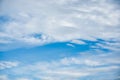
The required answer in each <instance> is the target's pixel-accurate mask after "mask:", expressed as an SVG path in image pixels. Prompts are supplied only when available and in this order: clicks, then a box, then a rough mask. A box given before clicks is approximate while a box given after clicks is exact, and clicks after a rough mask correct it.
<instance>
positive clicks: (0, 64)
mask: <svg viewBox="0 0 120 80" xmlns="http://www.w3.org/2000/svg"><path fill="white" fill-rule="evenodd" d="M18 64H19V63H18V62H11V61H0V70H3V69H8V68H13V67H16V66H18Z"/></svg>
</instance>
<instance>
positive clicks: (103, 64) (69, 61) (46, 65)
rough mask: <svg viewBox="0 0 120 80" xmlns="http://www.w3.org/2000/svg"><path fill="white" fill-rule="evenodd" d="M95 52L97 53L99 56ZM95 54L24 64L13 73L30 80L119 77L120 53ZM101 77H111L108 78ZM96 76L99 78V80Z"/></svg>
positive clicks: (82, 54)
mask: <svg viewBox="0 0 120 80" xmlns="http://www.w3.org/2000/svg"><path fill="white" fill-rule="evenodd" d="M93 52H96V53H97V55H96V54H94V53H93ZM93 52H84V53H80V55H78V56H73V57H65V58H62V59H60V60H55V61H44V62H42V61H40V62H36V63H32V64H29V65H28V64H27V65H26V64H23V65H22V66H20V67H17V68H15V69H13V70H12V72H11V73H13V74H16V77H17V76H23V77H28V76H29V77H28V79H30V80H31V79H32V80H34V79H41V80H79V79H81V80H84V78H85V79H89V76H91V77H92V79H95V80H101V79H102V80H104V79H108V80H109V79H115V78H116V77H118V76H117V75H116V73H117V71H118V70H119V69H120V66H119V64H120V62H119V60H120V59H119V53H115V52H113V53H112V52H111V53H107V54H104V53H103V52H100V51H99V52H97V51H93ZM101 75H106V76H107V75H108V76H110V77H108V78H106V76H105V77H104V76H101ZM111 75H112V76H111ZM94 76H98V77H97V79H96V78H95V77H94ZM18 80H19V77H18Z"/></svg>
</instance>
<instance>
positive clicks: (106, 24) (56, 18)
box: [0, 0, 120, 50]
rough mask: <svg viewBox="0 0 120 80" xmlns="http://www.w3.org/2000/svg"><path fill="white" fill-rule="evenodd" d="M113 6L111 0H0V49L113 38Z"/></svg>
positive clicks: (115, 22)
mask: <svg viewBox="0 0 120 80" xmlns="http://www.w3.org/2000/svg"><path fill="white" fill-rule="evenodd" d="M116 5H118V4H116V3H115V2H114V1H113V2H112V0H111V1H108V0H101V1H97V0H89V1H86V0H85V1H82V0H59V1H56V0H51V1H48V0H44V1H43V0H29V1H25V0H18V1H16V0H11V1H9V0H4V1H3V0H2V2H1V6H0V7H1V8H0V11H1V13H0V16H2V17H3V18H4V17H5V18H6V21H3V22H2V23H1V24H0V25H1V29H0V36H1V37H0V43H1V44H4V46H3V45H2V46H3V47H2V48H1V47H0V48H1V50H5V49H6V48H7V47H6V45H7V46H8V45H9V46H10V47H11V46H12V45H15V44H17V46H15V47H18V48H19V47H28V46H38V45H44V44H48V43H53V42H66V41H71V40H77V39H80V40H91V41H95V40H96V39H103V40H110V39H115V40H116V39H118V37H119V35H120V33H119V19H120V15H119V13H120V10H119V9H118V7H117V6H116ZM2 20H3V19H1V21H2ZM36 35H37V37H36ZM74 42H75V41H74ZM77 43H78V41H77ZM79 44H80V42H79ZM82 44H83V43H82ZM9 46H8V48H10V47H9Z"/></svg>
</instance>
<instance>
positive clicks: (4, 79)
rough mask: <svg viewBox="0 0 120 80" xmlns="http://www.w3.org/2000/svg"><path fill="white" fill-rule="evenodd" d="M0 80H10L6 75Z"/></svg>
mask: <svg viewBox="0 0 120 80" xmlns="http://www.w3.org/2000/svg"><path fill="white" fill-rule="evenodd" d="M0 80H8V77H7V76H6V75H0Z"/></svg>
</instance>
